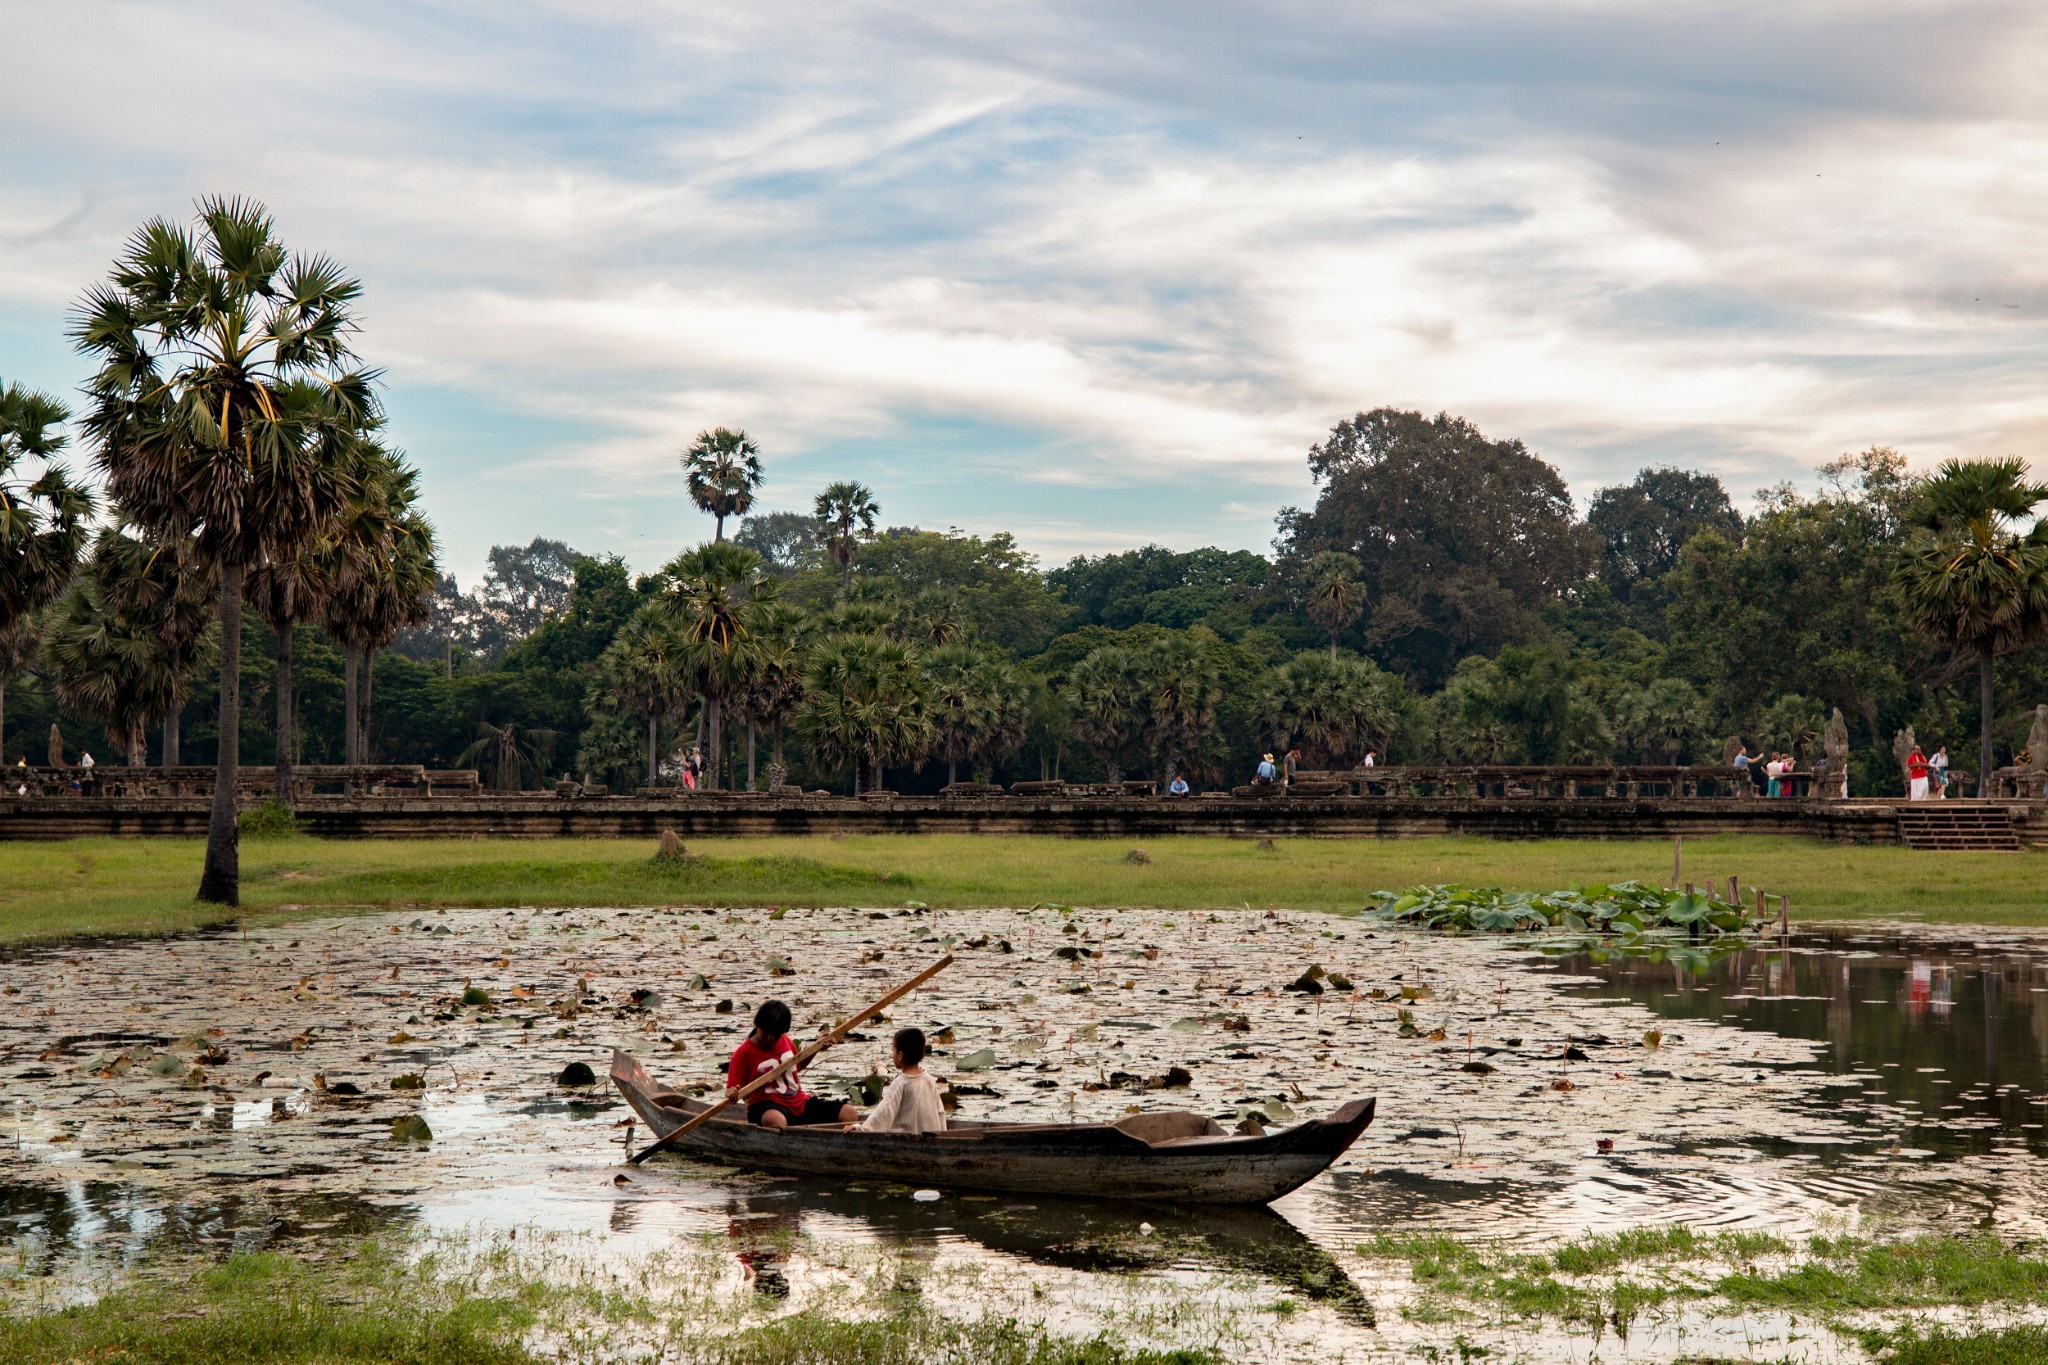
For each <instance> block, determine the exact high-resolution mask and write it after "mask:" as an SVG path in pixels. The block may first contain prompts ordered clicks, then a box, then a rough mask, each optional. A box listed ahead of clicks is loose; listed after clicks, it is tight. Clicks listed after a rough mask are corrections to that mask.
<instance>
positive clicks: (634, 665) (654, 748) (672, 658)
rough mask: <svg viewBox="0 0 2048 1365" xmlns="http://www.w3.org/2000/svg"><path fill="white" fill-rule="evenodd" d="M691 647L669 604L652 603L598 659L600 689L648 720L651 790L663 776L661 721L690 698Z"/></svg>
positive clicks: (622, 630)
mask: <svg viewBox="0 0 2048 1365" xmlns="http://www.w3.org/2000/svg"><path fill="white" fill-rule="evenodd" d="M688 653H689V651H688V648H687V646H686V645H685V644H684V642H683V639H682V637H681V635H680V634H678V632H677V631H676V628H675V620H674V613H673V612H672V611H671V610H670V609H669V608H668V606H667V604H665V603H661V602H649V603H647V604H646V605H645V606H643V607H641V608H640V610H639V611H637V612H635V613H634V614H633V619H632V620H630V621H628V622H626V624H625V625H624V627H622V628H621V629H620V631H619V633H618V637H617V638H616V639H614V640H613V641H612V642H611V645H610V647H609V648H607V649H606V650H605V652H604V653H603V654H601V655H599V656H598V660H597V670H598V678H599V681H600V685H601V686H603V687H605V688H607V689H608V690H609V691H610V692H611V694H612V695H613V696H614V697H615V698H617V700H618V702H619V704H620V705H622V706H626V707H629V708H631V709H632V710H633V711H634V712H635V713H636V714H638V715H640V716H642V717H644V718H645V719H646V721H647V785H648V786H650V787H652V786H654V785H656V782H657V780H658V778H659V777H660V775H661V750H660V735H661V721H662V718H663V717H665V716H668V715H670V714H672V713H673V712H674V711H675V710H676V709H677V708H678V707H680V706H681V705H682V704H683V702H684V700H685V699H686V698H687V697H688V696H689V694H690V669H689V659H688Z"/></svg>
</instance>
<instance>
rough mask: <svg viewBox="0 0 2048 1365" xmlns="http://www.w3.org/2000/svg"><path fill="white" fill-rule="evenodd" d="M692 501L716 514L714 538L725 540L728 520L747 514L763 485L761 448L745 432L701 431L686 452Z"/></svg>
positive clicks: (723, 428) (713, 523)
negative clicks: (755, 495) (756, 492)
mask: <svg viewBox="0 0 2048 1365" xmlns="http://www.w3.org/2000/svg"><path fill="white" fill-rule="evenodd" d="M683 472H684V481H685V483H686V484H687V486H688V487H689V490H690V501H692V502H694V503H696V504H697V506H698V507H699V508H700V509H701V510H703V511H705V512H707V513H709V514H710V515H711V517H712V519H713V520H712V532H711V539H712V540H713V541H714V542H716V541H722V540H724V539H725V519H726V518H727V517H743V516H745V515H746V514H747V513H748V512H749V511H751V510H752V509H753V506H754V493H755V490H757V489H759V488H760V486H761V448H760V447H759V446H757V445H755V444H754V441H753V438H751V437H750V436H748V435H747V433H745V432H744V431H734V430H733V429H732V428H730V427H713V428H712V429H711V430H710V431H700V432H698V433H697V439H696V440H694V441H692V442H691V443H690V448H689V449H688V450H685V451H684V452H683Z"/></svg>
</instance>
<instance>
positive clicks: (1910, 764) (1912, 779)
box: [1906, 744, 1927, 801]
mask: <svg viewBox="0 0 2048 1365" xmlns="http://www.w3.org/2000/svg"><path fill="white" fill-rule="evenodd" d="M1906 799H1907V800H1908V801H1925V800H1926V799H1927V755H1926V754H1923V753H1921V752H1920V746H1919V745H1917V744H1915V745H1914V746H1913V752H1911V753H1909V754H1907V755H1906Z"/></svg>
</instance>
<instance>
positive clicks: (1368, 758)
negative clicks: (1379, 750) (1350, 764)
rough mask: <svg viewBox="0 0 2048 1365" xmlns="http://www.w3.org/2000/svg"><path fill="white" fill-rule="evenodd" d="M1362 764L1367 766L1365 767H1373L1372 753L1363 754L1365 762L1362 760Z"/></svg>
mask: <svg viewBox="0 0 2048 1365" xmlns="http://www.w3.org/2000/svg"><path fill="white" fill-rule="evenodd" d="M1362 766H1364V767H1367V768H1370V767H1373V766H1374V764H1373V761H1372V755H1371V754H1367V755H1366V756H1365V762H1364V764H1363V765H1362Z"/></svg>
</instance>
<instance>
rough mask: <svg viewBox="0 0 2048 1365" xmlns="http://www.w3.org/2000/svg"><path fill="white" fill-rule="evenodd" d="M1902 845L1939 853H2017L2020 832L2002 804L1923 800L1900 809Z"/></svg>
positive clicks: (1900, 838)
mask: <svg viewBox="0 0 2048 1365" xmlns="http://www.w3.org/2000/svg"><path fill="white" fill-rule="evenodd" d="M1898 816H1899V842H1900V843H1902V844H1904V845H1905V846H1906V847H1907V848H1914V849H1924V850H1928V851H1931V852H1939V851H1966V850H1974V851H1982V852H1995V853H2018V852H2019V851H2020V836H2019V832H2018V831H2017V830H2015V829H2014V828H2013V825H2012V817H2011V816H2010V815H2008V814H2007V813H2006V809H2005V807H2004V806H2002V805H1981V806H1980V805H1976V804H1975V803H1965V802H1961V801H1921V802H1915V803H1913V804H1912V805H1907V806H1901V807H1899V808H1898Z"/></svg>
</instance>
